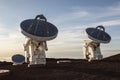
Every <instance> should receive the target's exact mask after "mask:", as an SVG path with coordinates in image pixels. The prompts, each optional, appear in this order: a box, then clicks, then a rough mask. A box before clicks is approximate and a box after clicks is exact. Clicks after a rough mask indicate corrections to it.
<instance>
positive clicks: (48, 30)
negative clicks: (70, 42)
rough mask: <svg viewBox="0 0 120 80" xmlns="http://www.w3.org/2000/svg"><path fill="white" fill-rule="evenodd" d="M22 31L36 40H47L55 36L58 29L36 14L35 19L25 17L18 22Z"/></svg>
mask: <svg viewBox="0 0 120 80" xmlns="http://www.w3.org/2000/svg"><path fill="white" fill-rule="evenodd" d="M20 26H21V30H22V33H23V34H24V35H25V36H27V37H29V38H31V39H33V40H36V41H47V40H52V39H54V38H56V36H57V33H58V29H57V28H56V26H54V25H53V24H51V23H49V22H47V20H46V18H45V17H44V16H42V17H41V15H38V16H36V18H35V19H27V20H24V21H23V22H21V24H20Z"/></svg>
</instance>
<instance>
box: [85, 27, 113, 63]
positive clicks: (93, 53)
mask: <svg viewBox="0 0 120 80" xmlns="http://www.w3.org/2000/svg"><path fill="white" fill-rule="evenodd" d="M86 34H87V37H88V38H89V40H84V42H85V45H84V47H83V53H84V57H85V58H86V59H87V60H88V61H91V60H101V59H102V58H103V55H102V54H101V50H100V43H109V42H110V41H111V37H110V35H109V34H107V33H106V32H105V28H104V27H103V26H102V25H100V26H97V27H96V28H87V29H86Z"/></svg>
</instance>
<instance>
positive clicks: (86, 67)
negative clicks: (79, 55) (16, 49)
mask: <svg viewBox="0 0 120 80" xmlns="http://www.w3.org/2000/svg"><path fill="white" fill-rule="evenodd" d="M57 60H60V59H47V65H46V66H41V67H40V66H39V67H29V68H28V67H27V64H24V65H18V66H12V65H11V64H10V63H9V64H7V63H6V64H4V65H3V64H1V65H0V69H9V70H10V73H9V75H5V76H1V77H0V80H120V54H118V55H116V56H111V57H109V58H105V59H104V60H101V61H92V62H87V61H86V60H81V59H77V60H75V59H70V60H71V63H60V64H57V63H56V61H57Z"/></svg>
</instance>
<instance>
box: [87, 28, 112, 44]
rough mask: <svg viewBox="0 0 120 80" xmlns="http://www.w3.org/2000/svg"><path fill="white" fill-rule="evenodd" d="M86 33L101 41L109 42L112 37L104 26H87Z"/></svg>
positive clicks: (94, 39) (96, 40) (91, 37)
mask: <svg viewBox="0 0 120 80" xmlns="http://www.w3.org/2000/svg"><path fill="white" fill-rule="evenodd" d="M86 33H87V35H88V38H89V39H91V40H93V41H95V42H99V43H109V42H110V40H111V37H110V35H109V34H107V33H106V32H105V28H104V27H103V26H97V27H96V28H87V29H86Z"/></svg>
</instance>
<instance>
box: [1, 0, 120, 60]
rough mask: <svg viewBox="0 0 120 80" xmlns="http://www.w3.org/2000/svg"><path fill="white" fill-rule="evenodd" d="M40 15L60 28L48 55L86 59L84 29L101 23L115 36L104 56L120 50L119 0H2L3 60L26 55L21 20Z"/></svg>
mask: <svg viewBox="0 0 120 80" xmlns="http://www.w3.org/2000/svg"><path fill="white" fill-rule="evenodd" d="M38 14H44V16H46V18H47V20H48V21H49V22H51V23H53V24H54V25H56V26H57V28H58V29H59V34H58V37H57V38H56V39H54V40H52V41H49V42H48V49H49V50H48V51H47V52H46V55H47V57H52V58H82V57H83V54H82V46H83V41H84V40H85V39H86V36H85V32H84V31H85V29H86V28H87V27H96V26H98V25H103V26H105V28H106V32H107V33H108V34H110V35H111V37H112V40H111V42H110V43H109V44H102V45H101V50H102V54H103V55H104V57H107V56H111V55H114V54H117V53H120V42H119V41H120V36H119V34H120V1H119V0H102V1H101V0H49V1H48V0H0V60H10V58H11V56H12V55H13V54H16V53H21V54H24V51H23V44H24V41H25V37H24V36H23V35H22V34H21V32H20V23H21V22H22V21H23V20H25V19H31V18H32V19H33V18H34V17H35V16H36V15H38Z"/></svg>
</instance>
